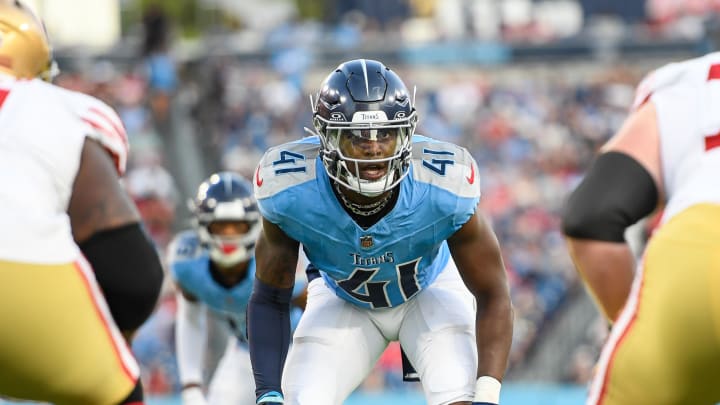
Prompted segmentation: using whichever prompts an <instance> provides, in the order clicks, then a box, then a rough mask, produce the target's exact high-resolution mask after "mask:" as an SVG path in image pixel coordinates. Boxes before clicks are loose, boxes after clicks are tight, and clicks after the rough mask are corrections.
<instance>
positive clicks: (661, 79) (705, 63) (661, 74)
mask: <svg viewBox="0 0 720 405" xmlns="http://www.w3.org/2000/svg"><path fill="white" fill-rule="evenodd" d="M718 64H720V53H718V52H716V53H710V54H707V55H705V56H702V57H699V58H694V59H688V60H685V61H682V62H673V63H668V64H666V65H663V66H661V67H659V68H657V69H655V70H653V71H652V72H650V73H648V74H647V75H646V76H645V77H644V78H643V79H642V81H640V84H638V86H637V89H636V90H635V99H634V100H633V104H632V110H633V111H634V110H637V109H638V108H640V107H641V106H642V105H643V104H645V103H646V102H647V101H648V100H650V98H651V97H652V96H653V95H654V94H657V93H658V92H661V91H663V90H665V89H668V88H671V87H673V86H675V85H678V84H683V85H699V84H702V83H705V82H707V81H709V80H712V79H720V66H718ZM714 66H715V67H714Z"/></svg>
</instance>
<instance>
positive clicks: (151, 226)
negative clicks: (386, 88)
mask: <svg viewBox="0 0 720 405" xmlns="http://www.w3.org/2000/svg"><path fill="white" fill-rule="evenodd" d="M218 3H222V2H218ZM251 3H254V2H251ZM320 3H321V4H322V3H323V2H320ZM337 3H338V5H335V7H331V8H330V9H329V10H328V13H329V14H328V15H326V16H325V19H326V20H327V21H338V23H337V24H330V25H329V26H327V25H326V26H325V28H326V29H330V30H332V33H333V37H332V38H334V41H335V45H338V46H339V45H340V44H344V45H343V48H344V52H346V53H345V54H346V55H351V54H353V53H352V52H353V49H354V48H353V47H354V46H356V45H357V44H359V43H366V42H365V41H366V40H367V39H368V38H372V37H376V38H377V37H378V36H380V37H382V36H387V35H389V33H394V34H401V36H400V37H398V38H401V40H402V41H410V40H411V39H412V38H415V39H420V38H422V37H423V36H424V38H425V39H426V40H442V39H448V38H457V37H474V38H489V37H492V38H495V39H501V40H503V41H520V40H524V41H528V40H540V39H542V38H546V39H549V38H555V39H557V38H558V37H563V36H564V37H567V36H570V35H578V34H580V33H582V30H583V29H585V28H587V26H588V24H585V23H584V21H585V22H587V21H588V15H584V14H583V13H584V11H583V10H585V14H587V10H588V7H589V6H587V5H586V7H585V8H582V7H581V5H580V3H582V2H573V1H535V2H534V1H529V0H527V1H521V0H512V1H506V2H494V1H489V0H487V1H481V0H476V1H461V0H453V1H450V0H447V1H442V2H441V1H427V0H426V1H420V0H418V1H400V0H398V1H388V0H386V1H381V2H374V1H371V0H367V1H360V0H358V1H348V2H337ZM585 3H587V4H589V5H590V6H592V5H593V4H595V2H585ZM604 3H605V4H606V5H612V4H615V3H618V2H611V1H610V2H604ZM626 3H631V2H626ZM638 3H640V2H638ZM339 4H342V6H341V5H339ZM600 4H601V3H600V2H598V3H597V7H600ZM616 6H617V7H621V5H619V3H618V4H616ZM627 7H628V9H627V10H626V11H627V14H622V13H619V14H618V15H621V16H623V15H626V16H627V18H626V19H623V18H620V19H619V21H620V22H621V25H618V27H621V31H624V30H631V29H640V28H638V27H642V29H643V30H644V32H645V33H648V35H656V36H660V37H662V36H667V35H670V33H672V32H674V33H675V34H676V35H678V36H687V35H693V30H701V29H703V27H707V26H708V19H707V18H706V16H707V13H708V11H714V10H718V9H720V2H718V1H671V0H652V1H649V2H647V4H646V7H647V9H646V10H645V13H646V14H645V17H644V20H642V21H641V25H629V24H628V22H633V21H634V22H637V21H636V20H637V17H633V14H632V13H633V12H634V9H633V7H632V6H631V5H627ZM590 9H592V8H590ZM463 10H465V11H467V10H470V11H471V14H467V13H465V12H464V11H463ZM155 13H157V14H152V13H150V14H148V15H146V20H145V33H146V35H145V39H146V40H145V42H143V50H142V52H141V55H142V57H141V58H138V59H132V60H121V61H117V60H114V61H112V60H107V59H101V58H100V59H96V58H93V59H91V60H88V61H86V62H85V63H83V64H78V63H67V64H65V65H64V66H61V68H63V70H64V71H63V73H62V74H61V75H60V76H59V77H58V79H57V83H58V84H60V85H61V86H64V87H67V88H71V89H75V90H80V91H83V92H86V93H89V94H92V95H95V96H97V97H99V98H101V99H102V100H104V101H106V102H108V103H109V104H111V105H112V106H114V107H115V108H116V109H117V111H118V112H119V114H120V116H121V118H122V119H123V122H124V124H125V126H126V128H127V132H128V135H129V139H130V144H131V161H130V162H129V171H128V174H127V176H126V178H125V182H126V186H127V188H128V190H129V192H130V193H131V194H132V196H133V198H134V199H135V202H136V203H137V206H138V208H139V210H140V212H141V215H142V217H143V219H144V221H145V223H146V226H147V228H148V230H149V231H150V233H151V235H152V236H153V238H154V240H155V242H156V243H157V246H158V249H160V250H161V251H164V249H165V248H166V247H167V243H168V242H169V240H170V238H171V237H172V234H173V233H174V232H176V231H178V230H180V229H182V228H185V227H187V226H189V223H188V221H187V219H188V213H187V212H186V209H185V207H184V200H185V199H186V198H187V197H188V195H187V191H185V190H187V188H185V189H183V187H182V185H183V182H184V181H185V179H183V178H179V176H180V175H179V174H178V172H177V170H176V169H177V167H179V166H180V165H182V163H181V162H180V160H181V159H182V157H178V156H177V155H176V154H175V153H174V152H173V151H174V150H175V149H172V148H170V147H169V146H168V144H169V143H172V137H173V133H172V131H168V128H169V127H168V125H167V123H168V122H169V121H171V120H174V119H178V118H185V119H186V120H189V121H191V122H193V123H194V127H193V128H194V129H193V134H194V139H193V141H194V142H195V145H197V148H195V149H193V150H194V151H195V153H196V154H197V155H198V156H196V158H198V159H200V160H201V162H202V166H201V167H202V169H203V170H204V171H205V172H204V173H199V174H198V176H199V177H205V176H206V175H207V174H209V173H210V172H213V171H216V170H220V169H227V170H234V171H237V172H240V173H242V174H244V175H246V176H248V177H251V176H252V173H253V170H254V167H255V165H256V163H257V161H258V159H259V157H260V156H261V154H262V152H263V151H264V150H265V149H266V148H267V147H269V146H273V145H276V144H279V143H282V142H286V141H288V140H292V139H297V138H299V137H302V136H305V135H306V133H305V132H304V130H303V127H305V126H307V127H310V118H311V117H310V104H309V101H308V94H311V93H313V92H315V91H316V90H317V89H316V86H317V85H318V84H319V83H320V76H319V75H321V74H323V73H325V72H326V71H327V70H328V69H329V68H331V67H332V66H334V64H332V63H331V64H328V65H325V64H318V63H317V62H316V61H315V59H314V58H315V56H316V55H314V54H313V53H312V52H310V51H308V50H307V49H305V46H307V45H309V44H312V43H313V41H317V42H316V43H321V41H320V39H318V38H317V37H315V36H314V35H315V33H317V27H316V26H314V25H312V24H308V23H307V22H305V23H299V22H296V21H292V19H290V20H289V21H288V22H287V23H285V24H281V25H278V26H277V27H276V28H275V29H273V30H271V31H268V32H265V33H263V34H264V35H265V36H264V37H263V38H262V43H263V47H264V48H263V49H266V50H267V51H268V60H267V63H264V61H258V60H248V59H242V58H236V57H234V56H232V54H231V53H229V56H228V55H214V56H212V57H208V58H203V59H202V63H198V59H197V58H194V57H190V58H188V57H181V56H179V55H177V54H175V53H173V51H172V50H173V49H174V48H173V46H172V45H173V38H172V35H170V34H169V32H171V31H170V30H169V27H170V26H171V24H172V21H168V20H167V19H166V18H167V17H166V16H164V15H163V14H162V13H161V12H160V11H158V10H156V11H155ZM472 13H474V14H472ZM600 14H602V13H600ZM468 15H472V16H473V17H472V18H468ZM493 16H494V17H495V19H493ZM429 17H432V20H433V21H435V23H433V27H434V28H433V29H430V30H429V29H428V28H427V26H426V24H427V22H428V18H429ZM480 22H481V23H480ZM493 27H494V28H493ZM677 27H684V28H683V29H677ZM600 29H603V30H607V26H605V28H600ZM613 29H615V28H613ZM153 30H158V31H157V32H156V33H155V34H153V32H154V31H153ZM604 32H605V33H607V31H604ZM153 35H157V36H155V37H153ZM700 35H704V33H701V34H700ZM313 38H315V39H313ZM306 39H307V40H306ZM291 42H295V43H302V44H303V45H304V46H302V47H294V46H293V47H290V46H286V45H287V44H289V43H291ZM386 45H387V44H386ZM353 55H355V56H356V57H357V56H362V55H361V54H353ZM61 61H62V59H61ZM339 61H340V60H339V59H338V60H337V61H335V62H339ZM386 62H387V63H388V65H390V66H392V67H393V68H395V69H396V70H399V71H400V74H401V76H403V77H404V78H405V80H406V83H408V84H409V85H410V86H413V85H414V86H417V101H416V105H417V106H418V109H419V117H420V120H419V124H418V130H417V132H418V133H420V134H424V135H428V136H431V137H436V138H440V139H446V140H450V141H452V142H455V143H458V144H460V145H464V146H466V147H467V148H468V149H469V150H470V151H471V153H472V154H473V156H474V157H475V159H476V160H477V162H478V165H479V168H480V174H481V182H482V183H481V185H482V192H483V197H482V198H481V204H482V206H483V209H484V210H485V211H486V212H487V213H488V214H489V216H490V217H491V219H492V222H493V226H494V228H495V230H496V232H497V234H498V237H499V238H500V243H501V246H502V248H503V251H504V255H505V260H506V265H507V268H508V271H509V272H510V279H511V284H512V298H513V302H514V306H515V310H516V312H515V314H516V323H515V335H514V342H513V348H512V355H511V365H510V368H511V371H512V370H517V369H521V368H522V367H523V366H524V362H525V360H526V359H527V356H528V355H529V353H531V352H532V350H533V348H534V347H535V346H536V345H537V343H538V341H539V340H540V339H542V338H543V336H544V335H543V333H544V327H545V326H546V325H547V324H548V322H549V321H550V320H552V318H553V316H554V315H555V314H556V313H558V311H560V310H561V309H562V307H563V304H564V303H565V302H567V300H568V297H572V296H573V295H575V294H578V292H579V291H580V290H581V289H582V287H581V285H580V282H579V280H578V279H577V275H576V274H575V272H574V271H573V270H572V265H571V262H570V259H569V257H568V253H567V251H566V249H565V245H564V241H563V239H562V237H561V235H560V233H559V223H558V221H559V212H560V210H561V209H562V205H563V202H564V198H565V196H566V193H567V190H569V189H570V188H571V187H572V186H573V185H575V184H576V182H577V181H578V179H579V178H580V177H581V176H582V174H583V172H584V170H585V168H586V166H587V164H588V163H589V160H590V158H591V156H592V154H593V153H594V152H595V150H596V148H597V147H598V146H599V145H600V144H602V143H603V142H604V141H605V140H606V139H607V138H608V137H609V136H610V135H611V134H612V133H613V132H614V131H615V130H616V129H617V128H618V126H619V125H620V123H621V122H622V120H623V119H624V117H625V114H626V113H627V108H628V106H629V105H630V103H631V102H632V98H633V91H634V86H635V84H636V83H637V82H638V80H639V79H640V78H641V76H642V74H643V73H645V72H646V70H645V69H646V68H647V66H651V65H652V63H646V64H645V63H635V64H633V63H631V62H628V63H594V62H592V61H586V62H583V63H565V64H554V63H552V62H551V63H550V64H532V63H530V64H525V65H499V66H498V65H494V66H468V65H463V64H458V65H455V64H450V65H444V66H437V65H434V66H427V65H423V66H420V65H411V64H408V63H403V62H397V63H393V62H394V61H386ZM176 103H181V104H182V105H183V106H184V108H185V109H184V110H177V109H173V105H175V104H176ZM177 111H187V112H188V114H189V115H188V116H187V117H175V116H173V114H176V113H177ZM168 280H169V278H168ZM173 294H174V287H173V285H172V284H171V283H170V282H168V284H167V286H166V288H165V292H164V294H163V297H162V298H161V302H160V304H159V306H158V309H157V311H156V313H155V314H154V315H153V317H152V318H151V320H150V321H149V322H148V323H147V324H146V325H145V326H144V327H143V328H142V329H141V331H140V333H139V335H138V337H137V338H136V340H135V343H134V346H133V349H134V351H135V353H136V355H137V357H138V359H139V361H140V362H141V363H142V368H143V379H144V384H145V387H146V388H147V390H148V392H149V393H151V394H166V393H173V392H177V390H178V389H179V387H178V376H177V366H176V363H175V357H174V337H173V324H174V313H175V302H174V295H173ZM597 324H598V327H594V328H592V330H590V331H585V332H581V333H584V334H585V340H586V341H585V342H584V344H580V345H578V346H577V347H576V348H567V350H573V351H574V352H575V354H574V356H573V358H574V362H573V364H570V365H568V367H567V370H564V371H563V372H562V374H563V377H562V378H563V379H564V380H565V381H567V382H574V383H584V382H585V381H586V380H587V378H588V375H589V373H590V369H591V367H592V364H593V361H594V359H595V358H596V356H597V352H596V350H597V349H598V347H599V345H600V344H601V343H602V340H603V339H604V333H605V328H604V326H603V325H602V323H601V322H598V323H597ZM222 347H224V346H223V345H219V348H218V350H221V349H222ZM398 351H399V348H398V347H397V346H391V347H390V348H389V349H388V351H387V352H386V353H385V355H383V357H382V358H381V359H380V361H379V362H378V365H377V368H376V371H375V372H374V373H373V374H372V375H371V376H370V377H369V378H368V379H367V381H366V382H365V384H364V386H363V387H362V388H361V389H363V390H368V391H373V390H383V389H396V390H402V389H414V388H415V385H414V384H403V383H402V381H401V373H400V368H401V364H400V356H399V353H398Z"/></svg>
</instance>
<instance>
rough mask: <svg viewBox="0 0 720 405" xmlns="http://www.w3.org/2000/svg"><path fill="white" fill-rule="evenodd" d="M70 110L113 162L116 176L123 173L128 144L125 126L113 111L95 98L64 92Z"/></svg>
mask: <svg viewBox="0 0 720 405" xmlns="http://www.w3.org/2000/svg"><path fill="white" fill-rule="evenodd" d="M65 92H66V94H67V97H66V98H67V99H68V100H69V102H70V108H72V110H73V111H74V112H75V114H77V116H78V117H79V118H80V120H81V121H82V122H84V123H85V125H86V127H87V134H86V136H88V137H90V138H92V139H94V140H96V141H97V142H99V143H100V144H101V145H102V146H103V147H105V149H106V150H107V151H108V153H110V155H111V156H112V157H113V160H114V161H115V167H116V169H117V171H118V174H119V175H120V176H122V175H123V174H124V173H125V168H126V165H127V158H128V153H129V144H128V138H127V133H126V132H125V126H124V125H123V123H122V121H121V120H120V117H119V116H118V115H117V113H116V112H115V110H113V109H112V108H111V107H110V106H108V105H107V104H105V103H104V102H102V101H100V100H99V99H97V98H95V97H91V96H88V95H86V94H82V93H78V92H74V91H69V90H65Z"/></svg>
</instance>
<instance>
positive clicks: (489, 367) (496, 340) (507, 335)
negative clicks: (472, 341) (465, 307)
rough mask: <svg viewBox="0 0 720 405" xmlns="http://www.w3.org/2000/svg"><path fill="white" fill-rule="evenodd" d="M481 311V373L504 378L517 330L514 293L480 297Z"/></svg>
mask: <svg viewBox="0 0 720 405" xmlns="http://www.w3.org/2000/svg"><path fill="white" fill-rule="evenodd" d="M476 299H477V301H478V312H477V318H476V330H475V333H476V336H477V345H478V377H482V376H491V377H494V378H496V379H497V380H498V381H502V378H503V376H504V374H505V369H506V368H507V362H508V357H509V355H510V345H511V343H512V333H513V309H512V304H511V302H510V296H509V295H508V294H507V293H502V294H500V293H498V294H497V296H493V297H476Z"/></svg>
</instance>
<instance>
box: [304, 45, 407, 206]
mask: <svg viewBox="0 0 720 405" xmlns="http://www.w3.org/2000/svg"><path fill="white" fill-rule="evenodd" d="M311 102H312V100H311ZM312 107H313V126H314V127H315V130H316V131H317V135H319V136H320V141H321V143H322V160H323V164H324V166H325V170H326V171H327V173H328V175H329V176H330V177H331V178H332V179H333V180H335V181H336V182H338V183H340V184H341V185H343V186H345V187H347V188H349V189H351V190H354V191H356V192H358V193H360V194H363V195H366V196H370V197H373V196H377V195H380V194H382V193H384V192H385V191H387V190H389V189H391V188H393V187H395V186H396V185H398V184H399V183H400V181H401V180H402V179H403V178H404V177H405V176H406V175H407V174H408V171H409V159H410V152H411V145H412V139H411V138H412V135H413V133H414V132H415V125H416V123H417V114H416V111H415V108H414V106H413V100H411V99H410V95H409V94H408V90H407V88H406V87H405V84H404V83H403V81H402V80H401V79H400V77H399V76H398V75H397V74H396V73H395V72H393V71H392V70H390V69H389V68H387V67H386V66H385V65H383V64H382V63H380V62H378V61H374V60H368V59H357V60H351V61H348V62H345V63H342V64H341V65H340V66H338V67H337V69H335V70H334V71H333V72H332V73H330V74H329V75H328V76H327V78H325V80H324V81H323V83H322V85H321V87H320V91H319V92H318V94H317V100H314V103H313V106H312ZM344 139H345V141H344ZM347 139H350V142H357V143H359V142H387V141H388V140H389V141H391V142H395V144H394V148H393V149H394V150H392V151H391V153H389V154H387V155H384V156H377V157H373V158H369V157H366V158H358V157H351V156H348V154H347V152H346V151H343V147H342V145H343V142H346V140H347ZM390 145H392V144H390ZM361 167H370V168H371V170H375V171H376V172H377V171H378V170H385V172H384V174H383V175H382V176H379V177H376V178H372V179H363V178H361Z"/></svg>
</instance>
